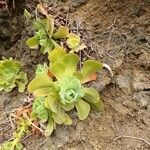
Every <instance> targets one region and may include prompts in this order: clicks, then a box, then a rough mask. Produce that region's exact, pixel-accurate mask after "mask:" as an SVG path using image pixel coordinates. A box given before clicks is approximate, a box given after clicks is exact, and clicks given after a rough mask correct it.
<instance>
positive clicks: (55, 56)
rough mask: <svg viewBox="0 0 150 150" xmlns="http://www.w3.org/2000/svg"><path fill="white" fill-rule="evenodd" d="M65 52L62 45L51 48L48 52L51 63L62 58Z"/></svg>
mask: <svg viewBox="0 0 150 150" xmlns="http://www.w3.org/2000/svg"><path fill="white" fill-rule="evenodd" d="M65 54H66V52H65V50H64V49H63V48H62V47H57V48H55V49H53V50H52V51H51V52H49V56H48V58H49V60H50V63H51V65H52V64H54V63H56V62H60V61H61V60H62V58H63V57H64V56H65Z"/></svg>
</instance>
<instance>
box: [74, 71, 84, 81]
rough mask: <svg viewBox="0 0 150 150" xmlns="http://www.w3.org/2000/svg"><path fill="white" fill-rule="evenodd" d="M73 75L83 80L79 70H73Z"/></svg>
mask: <svg viewBox="0 0 150 150" xmlns="http://www.w3.org/2000/svg"><path fill="white" fill-rule="evenodd" d="M73 75H74V76H76V77H77V78H78V79H79V80H80V81H82V80H83V74H82V73H81V72H80V71H75V72H74V73H73Z"/></svg>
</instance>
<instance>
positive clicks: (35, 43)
mask: <svg viewBox="0 0 150 150" xmlns="http://www.w3.org/2000/svg"><path fill="white" fill-rule="evenodd" d="M27 45H28V46H29V47H30V48H32V49H35V48H38V47H39V39H38V38H37V37H36V36H33V37H31V38H29V39H28V40H27Z"/></svg>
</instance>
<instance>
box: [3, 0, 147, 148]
mask: <svg viewBox="0 0 150 150" xmlns="http://www.w3.org/2000/svg"><path fill="white" fill-rule="evenodd" d="M42 2H43V3H45V4H47V6H48V10H49V12H51V13H52V14H53V15H56V16H58V18H60V20H61V17H62V18H63V19H64V18H65V19H66V20H67V21H68V26H70V28H71V30H76V31H77V32H78V33H79V34H80V35H81V36H82V40H83V41H85V42H86V43H87V45H88V48H87V49H86V50H85V52H82V53H81V57H82V59H83V60H84V59H86V58H87V57H93V58H95V59H97V60H100V61H102V62H103V63H107V64H108V65H109V66H110V67H111V68H112V70H113V73H114V78H113V79H111V78H110V75H109V73H108V72H107V70H102V71H101V72H100V73H99V75H98V80H97V81H94V82H92V83H91V84H90V85H91V86H93V87H96V88H97V89H98V90H99V91H100V95H101V99H102V101H103V103H104V106H105V109H104V110H103V111H102V112H95V111H94V110H92V111H91V114H90V115H89V117H88V118H87V119H86V120H84V121H79V120H78V119H77V117H76V114H75V112H74V111H73V112H71V116H72V118H73V122H74V123H73V125H71V126H62V125H61V126H58V127H57V129H56V130H55V132H54V133H53V135H52V136H51V137H49V138H47V139H45V137H42V136H36V135H30V136H29V135H28V136H27V137H25V138H24V139H23V140H22V142H23V143H24V146H25V149H26V150H150V1H149V0H62V1H60V0H43V1H42ZM37 3H38V1H36V0H25V1H23V0H15V10H11V9H10V10H9V11H10V12H7V13H8V14H7V15H5V14H6V12H5V13H4V12H3V11H0V57H2V56H4V57H6V58H9V57H13V58H16V59H17V60H20V61H21V62H22V63H23V64H24V67H23V69H24V70H25V71H26V72H27V73H28V76H29V79H30V80H31V79H32V78H33V77H34V71H35V68H36V65H37V64H38V63H42V62H44V61H47V60H46V56H43V55H42V54H41V53H40V51H39V50H30V49H29V47H28V46H27V45H26V42H25V41H26V40H27V39H28V38H29V37H30V36H32V35H33V29H32V26H31V24H32V23H31V22H26V21H25V19H24V18H23V10H24V8H26V9H27V10H28V11H29V12H31V14H32V15H33V16H34V15H35V7H36V4H37ZM10 5H11V4H10ZM10 8H11V7H10ZM8 9H9V8H8ZM27 95H28V94H27V92H25V93H24V94H18V92H17V90H13V91H12V92H11V93H5V92H1V93H0V143H2V142H4V141H5V140H8V139H10V138H11V136H12V131H13V130H12V129H11V126H10V123H9V122H8V123H7V122H6V121H7V120H8V117H9V113H10V112H11V111H12V110H14V109H16V108H18V107H19V106H21V105H22V104H23V101H24V98H25V97H26V96H27ZM148 142H149V143H148Z"/></svg>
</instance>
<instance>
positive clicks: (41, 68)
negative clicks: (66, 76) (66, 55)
mask: <svg viewBox="0 0 150 150" xmlns="http://www.w3.org/2000/svg"><path fill="white" fill-rule="evenodd" d="M48 69H49V68H48V66H47V64H46V63H44V65H41V64H38V65H37V68H36V71H35V73H36V76H38V75H43V74H47V73H48Z"/></svg>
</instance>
